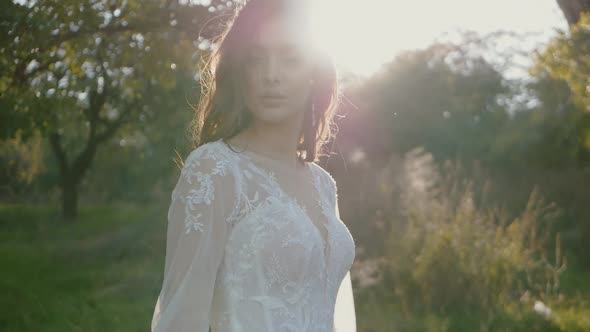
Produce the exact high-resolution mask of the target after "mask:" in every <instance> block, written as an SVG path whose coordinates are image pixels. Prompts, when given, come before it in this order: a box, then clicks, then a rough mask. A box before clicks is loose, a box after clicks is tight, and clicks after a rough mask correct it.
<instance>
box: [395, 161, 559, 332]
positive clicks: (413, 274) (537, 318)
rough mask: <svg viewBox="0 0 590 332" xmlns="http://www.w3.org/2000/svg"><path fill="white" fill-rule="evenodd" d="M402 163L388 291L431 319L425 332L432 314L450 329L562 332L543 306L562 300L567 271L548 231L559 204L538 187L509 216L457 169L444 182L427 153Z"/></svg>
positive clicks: (449, 168)
mask: <svg viewBox="0 0 590 332" xmlns="http://www.w3.org/2000/svg"><path fill="white" fill-rule="evenodd" d="M405 160H406V161H405V165H404V169H405V172H404V173H405V174H404V181H403V183H404V188H403V190H404V191H403V197H402V201H403V206H404V210H405V211H404V212H405V213H404V220H403V222H402V223H397V224H395V225H392V232H391V234H390V237H389V238H388V240H387V246H386V247H387V250H386V251H387V253H386V255H387V260H386V263H385V273H384V283H383V285H387V288H389V289H390V291H392V292H393V294H394V297H395V299H396V301H399V304H400V307H401V310H402V312H403V313H404V314H405V316H406V319H407V320H408V321H414V318H416V317H431V318H430V319H429V320H422V322H423V325H422V328H421V329H419V330H425V331H434V330H432V329H431V328H428V327H427V322H428V321H432V320H433V319H434V318H433V317H439V318H440V319H444V320H445V322H446V323H445V325H446V326H447V327H448V330H449V331H474V330H478V331H502V330H506V331H533V330H534V331H559V328H557V327H556V326H555V325H554V323H552V320H551V319H550V318H551V316H552V315H551V312H550V309H548V308H547V307H546V306H545V305H544V304H543V303H544V302H547V301H548V300H550V299H553V298H556V297H557V296H559V291H560V289H559V277H560V274H561V273H562V272H563V271H564V269H565V267H566V261H565V259H564V258H563V257H562V254H561V242H560V237H559V233H557V234H552V232H551V228H550V225H551V221H552V220H554V219H555V216H556V214H558V212H559V211H558V210H557V209H556V208H555V206H553V205H551V204H545V203H544V202H543V199H542V198H541V195H540V193H539V191H538V190H533V191H532V193H531V195H530V198H529V201H528V204H527V206H526V207H525V208H524V210H523V211H522V213H520V215H519V216H517V217H516V218H511V220H509V218H508V216H507V213H506V212H505V211H503V210H502V209H499V208H494V207H486V206H485V204H486V201H485V192H483V189H482V191H480V192H476V191H475V190H474V186H473V182H472V181H459V180H458V179H459V178H460V177H461V174H460V171H458V170H459V168H458V167H457V166H454V165H453V164H452V163H447V165H446V168H445V172H444V174H445V176H444V177H443V176H441V172H440V171H439V170H438V168H437V167H436V166H435V164H434V162H433V158H432V156H431V155H430V154H428V153H425V152H424V151H423V150H421V149H416V150H413V151H411V152H410V153H409V154H408V155H407V156H406V159H405ZM484 188H485V186H484ZM476 201H479V204H477V203H476ZM553 240H554V242H553ZM550 247H551V248H554V253H552V255H551V257H550V255H549V254H548V250H547V249H548V248H550ZM523 295H525V296H523ZM420 322H421V321H420V320H419V319H418V320H416V321H414V324H415V323H420ZM438 326H439V327H440V325H438ZM414 327H415V326H414ZM439 330H440V328H437V331H439Z"/></svg>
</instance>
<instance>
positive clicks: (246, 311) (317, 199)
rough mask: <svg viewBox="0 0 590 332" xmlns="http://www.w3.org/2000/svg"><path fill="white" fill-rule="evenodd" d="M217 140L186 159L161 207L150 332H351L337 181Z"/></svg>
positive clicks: (346, 245)
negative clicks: (301, 177) (160, 273)
mask: <svg viewBox="0 0 590 332" xmlns="http://www.w3.org/2000/svg"><path fill="white" fill-rule="evenodd" d="M274 163H276V162H275V161H273V160H271V159H267V158H266V157H263V156H262V155H259V154H256V153H253V152H248V151H244V152H236V151H234V150H232V149H230V147H229V146H228V145H227V144H226V143H225V142H223V141H222V140H218V141H214V142H209V143H206V144H204V145H201V146H199V147H198V148H196V149H194V150H193V151H192V152H191V153H190V154H189V156H188V157H187V158H186V160H185V163H184V166H183V169H182V171H181V174H180V177H179V180H178V182H177V184H176V186H175V188H174V190H173V192H172V197H171V204H170V208H169V210H168V226H167V241H166V258H165V267H164V279H163V282H162V288H161V290H160V294H159V296H158V299H157V302H156V305H155V309H154V313H153V318H152V323H151V329H152V332H156V331H157V332H163V331H168V332H188V331H191V332H207V331H209V327H210V328H211V331H212V332H264V331H268V332H304V331H305V332H332V331H337V332H355V331H356V318H355V310H354V301H353V294H352V287H351V280H350V267H351V265H352V263H353V260H354V258H355V243H354V240H353V238H352V236H351V234H350V232H349V231H348V229H347V227H346V226H345V225H344V223H343V222H342V221H341V220H340V215H339V210H338V201H337V190H336V183H335V181H334V179H333V178H332V177H331V176H330V174H329V173H328V172H327V171H325V170H324V169H323V168H321V167H320V166H319V165H317V164H316V163H313V162H306V163H305V172H306V174H307V176H308V178H309V181H297V180H296V179H295V178H294V177H293V176H289V173H288V171H286V170H284V169H283V168H281V167H277V164H274Z"/></svg>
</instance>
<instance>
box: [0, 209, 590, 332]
mask: <svg viewBox="0 0 590 332" xmlns="http://www.w3.org/2000/svg"><path fill="white" fill-rule="evenodd" d="M165 222H166V209H165V207H162V206H151V207H144V206H134V205H124V204H121V205H117V206H106V207H100V206H98V207H82V209H81V213H80V221H79V222H77V223H73V224H64V223H63V222H62V221H61V220H60V217H59V211H58V210H56V209H55V208H52V207H47V206H34V207H32V206H22V205H0V264H1V266H2V268H3V273H2V277H1V278H0V292H1V293H2V296H0V307H2V308H3V310H1V311H0V326H2V331H6V332H13V331H14V332H17V331H18V332H26V331H46V332H53V331H56V332H57V331H60V332H64V331H84V332H93V331H97V332H98V331H100V332H103V331H125V332H130V331H131V332H132V331H149V330H150V323H151V315H152V310H153V307H154V305H155V301H156V298H157V295H158V292H159V288H160V285H161V278H162V270H163V264H164V253H165V251H164V250H165V231H164V230H165ZM589 277H590V273H589V272H587V271H586V270H582V269H577V268H575V265H572V266H571V268H568V271H567V272H566V273H565V274H564V275H563V279H562V288H563V289H564V290H565V291H567V294H570V295H568V296H567V297H566V299H567V300H565V301H562V302H553V303H552V302H550V303H547V305H548V306H549V307H551V308H552V309H553V311H554V313H555V316H554V319H553V323H554V325H555V326H557V327H558V328H559V329H556V330H559V331H590V303H589V301H588V294H589V293H588V292H587V290H588V280H589V279H588V278H589ZM574 294H575V295H574ZM355 303H356V311H357V326H358V331H359V332H369V331H374V332H387V331H393V332H399V331H430V332H433V331H467V330H470V329H464V328H463V327H467V326H470V327H473V326H474V322H473V320H474V319H475V320H477V314H475V315H473V314H466V313H463V312H457V313H456V315H455V314H453V315H452V317H451V316H450V317H442V316H440V315H436V314H434V313H423V314H420V315H418V316H413V315H406V314H404V313H403V310H402V308H401V306H400V304H399V303H398V302H397V301H396V298H395V297H394V296H391V295H387V292H386V291H384V289H382V288H367V289H359V290H355ZM506 314H507V317H506V320H508V323H506V324H508V325H509V326H512V324H513V323H511V321H512V320H515V321H516V323H517V324H518V326H525V325H526V326H529V327H531V329H530V331H534V330H535V329H534V328H532V326H533V325H527V324H529V323H527V321H530V322H531V324H532V322H535V321H536V318H534V317H532V316H531V314H530V310H528V311H523V310H522V308H507V310H506ZM457 324H460V325H461V326H459V325H457ZM503 324H504V323H503ZM508 330H510V329H508ZM511 331H515V330H511ZM518 331H520V330H518ZM527 331H528V330H527ZM544 331H547V330H544Z"/></svg>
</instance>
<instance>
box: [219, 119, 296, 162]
mask: <svg viewBox="0 0 590 332" xmlns="http://www.w3.org/2000/svg"><path fill="white" fill-rule="evenodd" d="M301 120H302V119H301ZM300 122H301V121H291V122H289V123H284V124H277V123H272V124H268V123H263V122H255V123H253V124H252V126H250V127H248V128H246V129H245V130H244V131H243V132H241V133H239V134H238V135H236V136H235V137H233V138H232V139H231V140H229V141H230V144H231V145H235V146H237V147H238V148H240V149H245V150H247V151H250V152H254V153H256V154H260V155H262V156H265V157H267V158H269V159H273V160H275V161H277V162H281V163H285V164H286V165H288V166H292V167H293V168H299V166H300V164H301V161H300V159H299V158H298V156H297V143H298V140H299V137H300V135H301V125H300V126H295V124H297V123H300Z"/></svg>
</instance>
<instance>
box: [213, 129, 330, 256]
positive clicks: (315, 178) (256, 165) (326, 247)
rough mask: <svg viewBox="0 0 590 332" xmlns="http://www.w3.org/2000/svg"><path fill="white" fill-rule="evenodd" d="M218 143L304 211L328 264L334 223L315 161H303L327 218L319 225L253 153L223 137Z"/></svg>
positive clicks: (323, 213)
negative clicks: (234, 145) (241, 149)
mask: <svg viewBox="0 0 590 332" xmlns="http://www.w3.org/2000/svg"><path fill="white" fill-rule="evenodd" d="M218 143H219V144H221V145H223V148H225V149H227V150H229V151H230V153H231V154H232V155H235V156H237V158H243V159H244V160H245V161H246V162H247V163H249V165H250V167H252V168H253V169H255V170H256V171H257V172H258V173H259V174H260V175H262V176H263V177H264V178H265V179H266V180H267V181H268V182H269V183H270V184H271V186H273V187H274V188H275V190H277V191H278V195H280V196H282V197H284V198H286V199H287V200H288V201H289V202H290V203H291V204H293V205H294V206H295V207H297V209H299V210H300V211H301V212H302V213H303V215H304V216H305V218H306V219H307V222H308V223H310V224H311V227H312V228H314V231H315V232H316V234H317V235H318V236H319V238H320V239H321V242H322V250H323V253H324V261H325V264H328V261H329V258H330V255H331V250H332V248H331V247H332V245H331V232H330V226H331V225H332V220H331V217H330V215H329V213H328V211H327V210H326V207H325V204H327V203H326V199H327V197H324V194H323V191H322V188H321V184H320V181H319V176H320V175H319V174H318V173H317V172H316V170H314V167H313V165H312V164H314V162H311V161H303V162H304V167H305V171H306V173H307V175H306V177H307V178H308V179H309V180H311V181H312V188H313V189H314V191H315V195H316V197H317V198H318V199H319V202H318V208H319V209H320V215H321V216H323V217H324V219H325V220H324V221H323V222H321V221H320V222H319V225H317V224H316V223H315V222H314V221H313V219H312V218H311V216H310V215H309V213H308V212H307V210H306V208H304V207H303V206H302V205H301V204H300V203H299V201H298V200H297V198H296V197H294V196H293V195H291V194H289V193H288V192H287V191H285V190H284V189H283V187H282V186H281V184H280V183H279V182H278V181H277V180H276V178H275V176H274V172H273V171H271V170H268V169H267V168H266V167H264V166H261V165H260V162H259V161H255V160H253V156H252V155H251V154H248V153H244V152H237V151H234V150H233V149H231V148H230V146H229V145H228V144H227V142H225V141H224V140H223V139H219V140H218ZM244 151H248V152H250V150H244ZM252 154H254V155H256V156H262V155H260V154H257V153H254V152H253V153H252ZM265 158H268V159H272V158H269V157H266V156H265ZM318 167H319V166H318ZM319 227H324V229H325V230H326V232H325V234H326V235H325V237H324V233H323V232H322V231H321V230H320V229H319Z"/></svg>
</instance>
